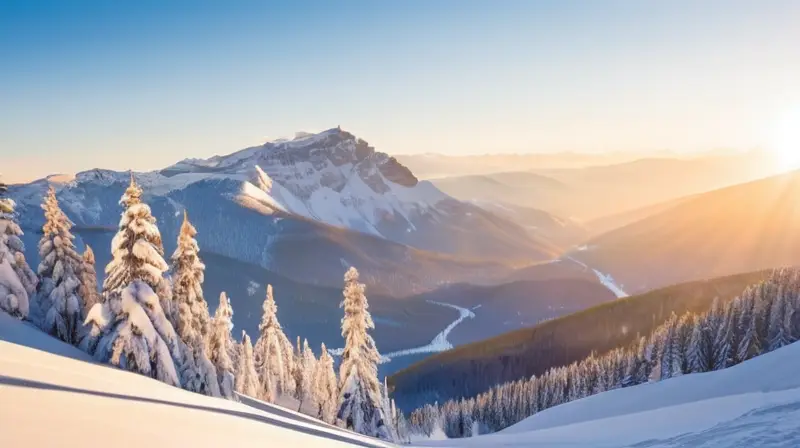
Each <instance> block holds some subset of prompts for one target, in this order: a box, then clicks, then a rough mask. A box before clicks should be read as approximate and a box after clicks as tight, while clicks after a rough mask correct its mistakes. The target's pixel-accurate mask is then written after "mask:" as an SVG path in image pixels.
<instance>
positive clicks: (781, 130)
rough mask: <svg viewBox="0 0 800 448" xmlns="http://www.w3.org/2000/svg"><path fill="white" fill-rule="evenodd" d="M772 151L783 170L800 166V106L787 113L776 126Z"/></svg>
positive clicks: (771, 146) (771, 145)
mask: <svg viewBox="0 0 800 448" xmlns="http://www.w3.org/2000/svg"><path fill="white" fill-rule="evenodd" d="M771 140H772V142H771V144H770V147H769V149H770V151H771V152H772V153H773V155H774V156H775V162H776V164H777V165H778V166H777V168H778V169H780V170H781V171H788V170H793V169H796V168H800V107H798V108H795V109H794V110H793V111H791V112H790V113H788V114H786V115H785V116H784V117H783V118H782V119H781V120H780V121H779V122H778V123H777V125H776V126H775V130H774V131H773V133H772V138H771Z"/></svg>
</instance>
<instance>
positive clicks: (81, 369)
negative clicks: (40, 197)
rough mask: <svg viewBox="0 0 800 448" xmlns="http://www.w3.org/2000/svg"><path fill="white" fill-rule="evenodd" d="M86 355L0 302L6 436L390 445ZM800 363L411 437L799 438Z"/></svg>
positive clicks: (758, 364)
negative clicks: (467, 431)
mask: <svg viewBox="0 0 800 448" xmlns="http://www.w3.org/2000/svg"><path fill="white" fill-rule="evenodd" d="M87 361H88V356H86V355H85V354H83V353H82V352H81V351H79V350H78V349H76V348H74V347H72V346H69V345H67V344H64V343H62V342H60V341H58V340H56V339H54V338H51V337H50V336H47V335H46V334H44V333H42V332H40V331H38V330H37V329H35V328H33V327H31V326H29V325H27V324H25V323H23V322H20V321H18V320H16V319H13V318H11V317H10V316H8V315H7V314H5V313H2V312H0V403H3V406H0V422H2V429H3V430H2V433H0V438H2V439H1V440H2V442H0V444H2V446H3V447H11V448H16V447H49V446H54V444H55V441H54V437H58V439H57V440H58V445H59V446H76V447H77V446H85V443H86V440H114V445H115V446H119V447H132V448H133V447H135V448H141V447H142V446H193V447H219V446H237V447H247V446H254V447H256V446H258V447H260V446H264V443H266V442H268V443H269V445H270V446H297V447H310V448H314V447H345V446H359V447H389V446H393V445H390V444H386V443H383V442H380V441H377V440H375V439H371V438H368V437H364V436H360V435H357V434H352V433H350V432H347V431H344V430H341V429H338V428H334V427H331V426H328V425H326V424H324V423H322V422H319V421H317V420H314V419H312V418H310V417H307V416H304V415H302V414H299V413H297V412H294V411H290V410H288V409H283V408H280V407H277V406H273V405H270V404H267V403H263V402H260V401H257V400H252V399H249V398H244V399H243V403H236V402H231V401H225V400H221V399H215V398H209V397H205V396H201V395H198V394H193V393H190V392H185V391H182V390H180V389H177V388H173V387H170V386H167V385H165V384H163V383H160V382H157V381H155V380H152V379H149V378H146V377H143V376H139V375H136V374H132V373H129V372H124V371H121V370H118V369H115V368H111V367H107V366H102V365H98V364H93V363H91V362H87ZM799 370H800V344H797V343H796V344H793V345H789V346H787V347H784V348H782V349H779V350H777V351H774V352H771V353H768V354H765V355H762V356H760V357H758V358H755V359H752V360H750V361H747V362H745V363H742V364H739V365H737V366H735V367H732V368H729V369H726V370H721V371H716V372H709V373H703V374H695V375H686V376H682V377H678V378H673V379H670V380H666V381H661V382H657V383H651V384H644V385H640V386H636V387H631V388H625V389H617V390H614V391H610V392H606V393H603V394H599V395H595V396H592V397H588V398H585V399H583V400H579V401H574V402H571V403H567V404H564V405H561V406H558V407H555V408H552V409H548V410H546V411H544V412H541V413H539V414H536V415H534V416H533V417H531V418H529V419H527V420H525V421H523V422H521V423H519V424H517V425H515V426H513V427H511V428H508V429H507V430H505V431H502V432H500V433H498V434H494V435H487V436H480V437H475V438H472V439H460V440H443V441H416V442H415V443H414V446H417V447H422V446H428V447H453V448H460V447H477V448H489V447H531V446H534V447H538V446H541V447H575V448H589V447H592V448H595V447H633V446H635V447H638V448H644V447H648V448H649V447H653V448H655V447H665V448H666V447H689V446H691V447H706V448H723V447H734V446H748V447H795V446H800V430H798V428H800V375H797V372H798V371H799ZM57 410H68V412H59V411H57ZM43 429H44V430H43Z"/></svg>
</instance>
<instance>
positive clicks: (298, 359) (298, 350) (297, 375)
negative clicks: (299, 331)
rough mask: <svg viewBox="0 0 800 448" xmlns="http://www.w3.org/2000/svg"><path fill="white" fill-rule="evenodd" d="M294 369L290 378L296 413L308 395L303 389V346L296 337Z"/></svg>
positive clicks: (306, 390) (298, 337)
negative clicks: (292, 379)
mask: <svg viewBox="0 0 800 448" xmlns="http://www.w3.org/2000/svg"><path fill="white" fill-rule="evenodd" d="M293 359H294V369H292V378H294V384H295V390H294V397H295V398H297V401H298V405H297V412H300V410H301V409H302V408H303V400H305V398H306V395H307V394H308V389H303V386H305V383H304V381H303V376H304V375H305V374H306V373H305V371H304V369H303V346H302V345H300V336H297V344H296V345H295V349H294V358H293Z"/></svg>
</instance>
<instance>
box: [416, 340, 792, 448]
mask: <svg viewBox="0 0 800 448" xmlns="http://www.w3.org/2000/svg"><path fill="white" fill-rule="evenodd" d="M798 369H800V344H792V345H789V346H786V347H784V348H781V349H779V350H777V351H775V352H771V353H768V354H765V355H762V356H760V357H758V358H754V359H752V360H750V361H747V362H744V363H742V364H739V365H737V366H735V367H731V368H729V369H726V370H720V371H715V372H709V373H703V374H695V375H685V376H681V377H678V378H673V379H669V380H666V381H661V382H657V383H650V384H643V385H640V386H636V387H631V388H625V389H617V390H613V391H610V392H606V393H602V394H599V395H595V396H592V397H588V398H585V399H583V400H578V401H574V402H571V403H567V404H564V405H561V406H557V407H555V408H551V409H548V410H546V411H544V412H541V413H539V414H536V415H534V416H533V417H530V418H528V419H526V420H524V421H522V422H520V423H519V424H517V425H515V426H512V427H511V428H508V429H506V430H504V431H501V432H500V433H498V434H494V435H487V436H483V437H477V438H473V439H462V440H457V441H456V440H452V441H446V442H426V443H425V445H426V446H441V447H446V446H447V447H523V446H525V447H528V446H547V447H551V446H558V447H630V446H636V447H678V446H680V447H699V446H703V447H709V448H712V447H713V448H717V447H719V448H722V447H733V446H752V447H759V448H760V447H795V446H800V431H799V430H798V428H800V376H798V375H797V371H798Z"/></svg>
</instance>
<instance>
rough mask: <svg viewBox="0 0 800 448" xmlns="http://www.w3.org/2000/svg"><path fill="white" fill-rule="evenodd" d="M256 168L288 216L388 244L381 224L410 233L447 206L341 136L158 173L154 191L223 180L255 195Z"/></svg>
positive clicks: (311, 137)
mask: <svg viewBox="0 0 800 448" xmlns="http://www.w3.org/2000/svg"><path fill="white" fill-rule="evenodd" d="M255 166H260V167H261V169H263V170H264V172H265V173H266V174H267V175H268V176H269V178H270V179H272V180H273V181H274V184H273V188H272V190H271V192H270V193H271V196H272V198H273V199H274V200H275V201H276V202H277V203H279V204H281V205H282V207H283V208H284V209H285V210H286V211H288V212H290V213H294V214H297V215H300V216H303V217H305V218H309V219H314V220H317V221H321V222H324V223H326V224H331V225H336V226H340V227H346V228H351V229H355V230H358V231H361V232H364V233H369V234H373V235H376V236H382V237H388V236H387V235H384V234H383V233H382V232H381V231H380V230H379V226H380V225H381V222H382V221H383V220H385V219H392V220H401V221H405V222H406V223H407V224H408V226H407V231H409V232H410V231H413V230H414V225H413V223H412V220H413V219H414V217H415V216H416V215H420V214H424V213H426V212H428V211H430V210H432V209H434V208H435V206H436V204H437V203H438V202H439V201H441V200H444V199H447V198H448V196H447V195H445V194H443V193H442V192H440V191H439V190H438V189H437V188H436V187H434V186H433V185H432V184H431V183H429V182H419V181H418V180H417V179H416V177H414V176H413V174H411V172H410V171H409V170H408V169H407V168H405V167H403V166H402V165H400V164H399V163H398V162H397V161H396V160H395V159H394V158H392V157H389V156H388V155H386V154H383V153H380V152H375V150H374V148H372V147H371V146H369V145H368V144H367V142H365V141H364V140H361V139H357V138H356V137H355V136H353V135H352V134H350V133H348V132H345V131H341V130H340V129H338V128H334V129H330V130H327V131H323V132H321V133H318V134H306V133H300V134H298V136H297V137H296V138H295V139H293V140H288V141H287V140H276V141H272V142H267V143H265V144H264V145H261V146H255V147H251V148H246V149H243V150H240V151H237V152H235V153H233V154H229V155H227V156H215V157H212V158H210V159H186V160H183V161H181V162H179V163H178V164H175V165H173V166H170V167H168V168H166V169H164V170H162V171H160V172H159V173H158V175H159V176H161V177H162V178H161V179H158V181H157V182H156V183H157V184H158V185H157V186H156V188H158V187H159V186H172V187H174V186H176V184H177V185H180V183H181V182H192V181H196V180H199V179H202V178H207V177H212V176H224V177H228V178H233V179H237V180H241V181H243V182H245V187H244V191H243V193H244V194H245V195H251V194H252V193H251V191H252V188H250V187H249V186H248V185H247V184H246V182H248V181H251V180H253V179H254V178H255V177H256V176H257V173H256V171H255ZM174 177H177V178H179V179H174V180H171V179H172V178H174ZM143 185H147V183H146V182H143ZM389 239H391V238H389Z"/></svg>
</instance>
